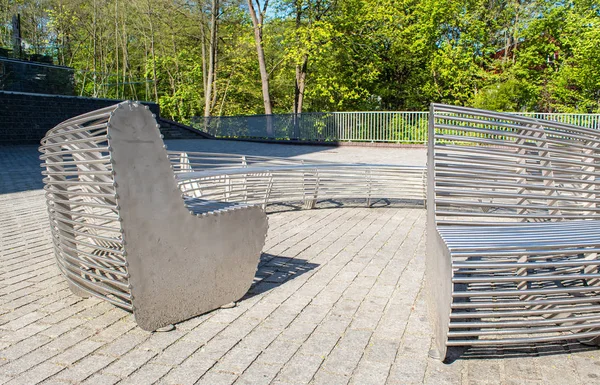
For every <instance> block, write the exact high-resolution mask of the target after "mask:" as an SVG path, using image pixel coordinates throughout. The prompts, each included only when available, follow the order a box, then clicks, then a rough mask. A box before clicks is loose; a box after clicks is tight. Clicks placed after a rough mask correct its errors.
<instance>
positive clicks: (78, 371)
mask: <svg viewBox="0 0 600 385" xmlns="http://www.w3.org/2000/svg"><path fill="white" fill-rule="evenodd" d="M114 360H115V358H113V357H108V356H102V355H96V354H91V355H88V356H87V357H85V358H83V359H82V360H81V361H79V362H77V363H75V364H73V365H71V366H69V367H67V368H66V369H65V370H63V371H62V372H60V373H58V374H56V375H55V376H54V378H56V379H58V380H62V381H66V382H70V383H73V384H80V383H81V382H83V381H84V380H85V379H86V378H88V377H90V376H91V375H93V374H94V373H96V372H98V371H100V370H101V369H103V368H105V367H106V366H108V365H109V364H110V363H111V362H113V361H114Z"/></svg>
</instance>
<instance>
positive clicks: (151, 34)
mask: <svg viewBox="0 0 600 385" xmlns="http://www.w3.org/2000/svg"><path fill="white" fill-rule="evenodd" d="M146 5H147V6H148V22H149V24H150V54H151V55H152V80H153V83H154V102H156V103H158V84H157V83H158V82H157V78H156V52H155V49H154V24H153V23H152V9H151V4H150V1H149V0H148V1H147V2H146Z"/></svg>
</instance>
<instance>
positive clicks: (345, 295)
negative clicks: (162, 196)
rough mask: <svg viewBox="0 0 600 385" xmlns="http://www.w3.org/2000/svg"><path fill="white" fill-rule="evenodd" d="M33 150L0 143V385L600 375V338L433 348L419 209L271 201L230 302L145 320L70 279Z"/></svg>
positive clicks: (573, 380)
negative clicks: (460, 350) (259, 242)
mask: <svg viewBox="0 0 600 385" xmlns="http://www.w3.org/2000/svg"><path fill="white" fill-rule="evenodd" d="M198 142H202V141H198ZM188 144H189V143H188ZM35 150H36V149H35V147H32V146H20V147H0V169H1V170H3V171H0V178H1V179H0V219H1V222H0V384H4V383H6V384H11V385H12V384H36V383H44V384H63V385H64V384H79V383H83V384H114V383H122V384H152V383H158V384H194V383H199V384H232V383H235V384H305V383H310V384H385V383H387V384H420V383H427V384H446V383H457V384H469V383H472V384H484V383H486V384H487V383H489V384H495V383H498V384H500V383H503V384H504V383H506V384H509V383H515V384H517V383H518V384H525V383H527V384H547V383H554V384H564V383H569V384H583V383H597V382H598V381H600V379H599V378H598V375H599V374H598V373H600V360H599V356H600V355H599V351H598V350H596V349H591V348H586V347H583V346H581V345H578V344H567V343H562V344H556V345H538V346H532V347H531V348H530V349H525V350H524V349H520V350H509V349H497V350H493V351H477V350H470V351H467V352H465V353H464V354H463V355H462V356H461V358H459V359H458V360H456V361H454V362H453V363H452V364H442V363H440V362H438V361H435V360H432V359H429V358H428V357H427V352H428V350H429V348H430V330H429V326H428V323H427V316H426V309H425V304H424V299H423V272H424V247H425V245H424V242H425V237H424V235H425V234H424V228H425V226H424V224H425V211H424V210H422V209H419V208H402V207H376V208H364V207H361V206H358V205H354V206H353V205H347V206H346V207H339V206H338V205H336V204H334V203H330V204H327V203H325V204H324V205H322V206H321V207H324V208H322V209H319V210H290V209H289V208H286V207H272V208H271V211H272V212H271V214H270V215H269V226H270V228H269V234H268V238H267V243H266V246H265V248H264V253H263V255H262V256H261V262H260V265H259V269H258V272H257V274H256V278H255V283H254V285H253V287H252V289H251V290H250V292H249V293H248V295H247V296H246V297H245V298H244V299H243V300H242V301H241V302H240V303H239V304H238V306H237V307H235V308H231V309H221V310H217V311H214V312H211V313H209V314H205V315H202V316H200V317H196V318H194V319H191V320H189V321H186V322H183V323H181V324H178V325H177V327H176V330H175V331H172V332H167V333H148V332H145V331H143V330H141V329H139V328H138V327H136V325H135V323H134V322H133V319H132V316H131V315H130V314H129V313H127V312H125V311H123V310H120V309H118V308H115V307H114V306H112V305H109V304H107V303H104V302H101V301H99V300H96V299H81V298H79V297H76V296H74V295H73V294H71V292H70V291H69V289H68V287H67V285H66V283H65V282H64V280H63V279H62V277H61V276H60V274H59V272H58V269H57V268H56V266H55V262H54V257H53V254H52V247H51V245H50V240H49V231H48V226H47V222H46V213H45V202H44V197H43V191H42V190H40V187H41V185H40V176H39V168H38V167H39V166H38V164H39V160H38V159H37V153H36V151H35ZM372 151H380V150H378V149H373V150H372ZM396 151H399V150H396ZM265 155H268V154H265ZM317 155H318V154H314V153H313V154H312V157H316V156H317ZM371 156H376V154H375V155H371ZM15 169H19V170H20V171H19V172H15V171H13V170H15ZM557 353H558V354H557Z"/></svg>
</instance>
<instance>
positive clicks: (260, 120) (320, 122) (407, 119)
mask: <svg viewBox="0 0 600 385" xmlns="http://www.w3.org/2000/svg"><path fill="white" fill-rule="evenodd" d="M515 115H521V116H527V117H533V118H536V119H546V120H555V121H558V122H561V123H568V124H574V125H577V126H581V127H587V128H598V127H599V123H600V114H560V113H536V112H522V113H515ZM192 124H193V126H194V127H195V128H197V129H199V130H201V131H204V132H207V133H209V134H211V135H213V136H215V137H218V138H251V139H280V140H302V141H316V142H340V141H341V142H388V143H405V144H425V143H427V112H418V111H390V112H381V111H368V112H308V113H302V114H298V115H294V114H280V115H251V116H215V117H207V118H205V117H194V118H193V120H192Z"/></svg>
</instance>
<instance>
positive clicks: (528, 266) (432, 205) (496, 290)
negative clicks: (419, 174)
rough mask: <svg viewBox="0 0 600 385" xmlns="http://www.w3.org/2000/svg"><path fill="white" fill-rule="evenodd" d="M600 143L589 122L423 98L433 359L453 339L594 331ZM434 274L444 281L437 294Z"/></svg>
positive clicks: (593, 335)
mask: <svg viewBox="0 0 600 385" xmlns="http://www.w3.org/2000/svg"><path fill="white" fill-rule="evenodd" d="M599 143H600V134H598V132H597V131H596V130H593V129H590V128H585V127H578V126H574V125H570V124H565V123H559V122H556V121H549V120H541V119H537V118H536V117H528V116H517V115H513V114H505V113H498V112H493V111H485V110H477V109H472V108H466V107H455V106H448V105H441V104H433V105H432V106H431V109H430V115H429V143H428V150H429V158H428V177H429V184H428V251H427V272H428V276H427V278H426V282H427V285H428V286H429V289H428V291H429V297H428V302H429V308H430V309H431V310H432V311H431V317H432V320H433V324H434V330H435V336H434V337H435V347H436V350H437V351H434V352H432V355H433V356H437V357H438V358H440V359H444V358H445V357H446V356H447V354H448V347H449V346H504V345H519V344H523V343H536V342H544V341H556V340H568V339H579V340H586V341H591V340H595V341H598V340H599V337H600V323H599V322H598V320H600V306H599V305H600V270H599V267H600V258H598V253H600V239H598V237H597V234H598V230H600V221H598V219H600V205H599V204H598V200H597V199H598V196H597V195H598V191H599V190H600V186H599V185H600V181H599V180H598V178H599V176H600V169H599V166H600V151H599V150H598V148H599V147H600V146H599ZM436 280H444V281H448V282H447V283H446V284H445V288H444V290H443V291H440V288H439V287H440V284H439V283H438V281H436ZM457 329H459V330H457ZM506 336H511V337H510V338H506Z"/></svg>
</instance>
